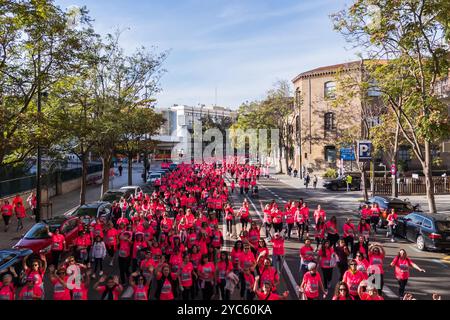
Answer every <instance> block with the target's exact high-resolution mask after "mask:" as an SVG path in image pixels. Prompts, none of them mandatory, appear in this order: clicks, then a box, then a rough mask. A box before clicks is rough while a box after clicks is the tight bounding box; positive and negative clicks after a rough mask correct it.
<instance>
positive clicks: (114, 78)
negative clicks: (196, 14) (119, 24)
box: [91, 31, 168, 195]
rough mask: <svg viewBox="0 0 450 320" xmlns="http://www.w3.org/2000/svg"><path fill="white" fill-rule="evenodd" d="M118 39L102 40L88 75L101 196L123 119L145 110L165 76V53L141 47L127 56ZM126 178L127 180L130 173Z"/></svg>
mask: <svg viewBox="0 0 450 320" xmlns="http://www.w3.org/2000/svg"><path fill="white" fill-rule="evenodd" d="M120 36H121V32H120V31H116V33H115V34H108V35H107V36H106V39H105V40H104V42H103V43H102V44H101V46H99V48H98V51H97V53H96V54H97V56H98V61H99V63H98V64H96V65H95V67H94V68H93V70H92V73H91V76H92V77H91V81H92V82H93V84H94V85H93V88H92V89H93V92H92V96H93V99H94V103H95V113H96V115H97V117H98V119H99V121H98V129H97V140H96V144H95V150H96V152H97V153H98V154H99V155H100V157H101V158H102V163H103V174H102V176H103V178H102V190H101V193H102V195H103V193H105V192H106V191H107V190H108V186H109V168H110V165H111V162H112V157H113V154H114V151H115V149H116V147H117V146H118V145H119V144H121V143H122V142H123V137H124V136H127V134H128V133H130V132H128V131H127V130H128V128H129V127H130V124H129V120H128V119H127V118H125V119H124V118H123V117H124V116H125V117H126V116H128V115H130V114H129V112H131V111H132V109H133V108H137V107H147V106H150V105H151V103H153V102H154V99H153V98H152V96H153V95H154V94H155V93H157V92H159V90H160V88H159V80H160V77H161V75H162V74H163V73H164V72H165V70H164V69H162V65H163V63H164V61H165V59H166V57H167V55H168V52H167V51H165V52H162V53H159V54H155V53H153V52H152V51H149V50H147V49H146V48H144V47H142V48H139V49H137V50H136V51H135V52H134V53H133V54H132V55H129V56H127V55H125V54H124V51H123V48H122V47H121V46H120V44H119V40H120ZM130 110H131V111H130ZM139 120H141V119H139ZM130 121H131V120H130ZM151 121H153V120H151ZM150 124H152V122H151V123H149V124H148V125H150ZM153 124H155V123H153ZM131 126H133V124H131ZM158 128H159V127H158ZM153 130H154V128H151V129H149V130H148V132H149V133H152V132H154V131H153ZM134 133H135V132H131V134H134ZM122 146H123V145H122ZM129 165H131V164H130V163H129ZM128 174H129V177H130V176H131V171H129V173H128Z"/></svg>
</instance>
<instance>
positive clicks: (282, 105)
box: [232, 80, 294, 173]
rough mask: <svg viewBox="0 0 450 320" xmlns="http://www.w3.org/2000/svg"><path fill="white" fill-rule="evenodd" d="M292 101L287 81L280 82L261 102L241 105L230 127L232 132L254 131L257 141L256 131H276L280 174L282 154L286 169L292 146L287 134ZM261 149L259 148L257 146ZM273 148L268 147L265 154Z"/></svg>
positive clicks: (292, 109) (290, 138) (290, 136)
mask: <svg viewBox="0 0 450 320" xmlns="http://www.w3.org/2000/svg"><path fill="white" fill-rule="evenodd" d="M293 104H294V99H293V98H292V96H291V87H290V84H289V82H288V81H285V80H282V81H278V82H276V83H275V84H274V87H273V88H272V89H270V90H268V91H267V94H266V98H265V99H264V100H262V101H253V102H251V103H245V104H243V105H242V106H241V107H240V108H239V111H238V120H237V123H236V124H235V125H233V126H232V129H233V130H237V129H242V130H249V129H256V130H255V134H256V137H254V139H255V140H257V139H259V136H258V130H257V129H278V130H279V137H278V138H279V140H278V141H279V145H278V146H276V147H278V148H279V152H280V156H279V158H278V161H279V166H280V172H281V173H282V172H283V166H282V154H284V157H285V165H286V168H287V167H288V161H289V159H288V158H289V157H288V155H289V152H290V146H292V143H293V142H292V135H290V134H289V125H290V124H291V123H290V122H289V121H290V120H289V115H291V114H292V113H293V112H294V107H293ZM259 147H261V146H259ZM274 147H275V146H272V145H268V150H267V154H268V155H271V151H272V150H274ZM260 151H265V150H260Z"/></svg>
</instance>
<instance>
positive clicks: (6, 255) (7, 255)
mask: <svg viewBox="0 0 450 320" xmlns="http://www.w3.org/2000/svg"><path fill="white" fill-rule="evenodd" d="M16 256H17V254H15V253H11V252H0V266H2V265H4V264H6V263H8V262H9V261H11V260H12V259H14V258H15V257H16Z"/></svg>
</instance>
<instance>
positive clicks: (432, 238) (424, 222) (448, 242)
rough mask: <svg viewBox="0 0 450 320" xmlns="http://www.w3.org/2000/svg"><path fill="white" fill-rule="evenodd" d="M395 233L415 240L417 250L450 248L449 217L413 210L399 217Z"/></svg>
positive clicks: (409, 239)
mask: <svg viewBox="0 0 450 320" xmlns="http://www.w3.org/2000/svg"><path fill="white" fill-rule="evenodd" d="M395 234H396V235H397V236H399V237H402V238H405V239H406V240H408V241H410V242H415V243H416V245H417V249H419V250H422V251H424V250H443V251H444V250H449V249H450V217H449V216H448V215H444V214H435V215H429V214H426V213H423V212H413V213H410V214H408V215H406V216H403V217H399V219H398V224H397V228H396V229H395Z"/></svg>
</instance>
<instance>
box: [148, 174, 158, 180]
mask: <svg viewBox="0 0 450 320" xmlns="http://www.w3.org/2000/svg"><path fill="white" fill-rule="evenodd" d="M156 178H159V174H152V175H150V179H156Z"/></svg>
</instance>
